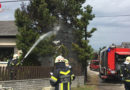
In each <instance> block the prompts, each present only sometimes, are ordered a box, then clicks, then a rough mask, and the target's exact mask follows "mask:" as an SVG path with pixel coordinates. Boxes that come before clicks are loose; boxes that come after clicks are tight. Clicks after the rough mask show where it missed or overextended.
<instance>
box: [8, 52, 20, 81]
mask: <svg viewBox="0 0 130 90" xmlns="http://www.w3.org/2000/svg"><path fill="white" fill-rule="evenodd" d="M8 63H9V64H8V67H9V71H10V79H11V80H14V79H16V73H17V71H16V69H15V66H18V65H19V63H18V54H14V55H13V59H12V60H11V61H9V62H8Z"/></svg>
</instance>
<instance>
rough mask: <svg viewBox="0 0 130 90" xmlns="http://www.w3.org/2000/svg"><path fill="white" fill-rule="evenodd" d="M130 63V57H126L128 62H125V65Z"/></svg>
mask: <svg viewBox="0 0 130 90" xmlns="http://www.w3.org/2000/svg"><path fill="white" fill-rule="evenodd" d="M129 63H130V56H128V57H126V60H125V64H129Z"/></svg>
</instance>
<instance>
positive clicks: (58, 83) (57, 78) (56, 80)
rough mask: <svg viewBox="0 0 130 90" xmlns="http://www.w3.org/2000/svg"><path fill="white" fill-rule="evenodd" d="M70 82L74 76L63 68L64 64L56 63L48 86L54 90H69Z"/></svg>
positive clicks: (66, 68)
mask: <svg viewBox="0 0 130 90" xmlns="http://www.w3.org/2000/svg"><path fill="white" fill-rule="evenodd" d="M72 80H74V74H73V73H72V71H71V70H70V69H69V68H68V67H65V63H63V62H60V63H57V64H56V69H55V70H54V72H53V74H52V75H51V78H50V84H51V85H52V86H54V87H55V90H71V81H72Z"/></svg>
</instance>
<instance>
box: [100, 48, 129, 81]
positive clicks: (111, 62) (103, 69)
mask: <svg viewBox="0 0 130 90" xmlns="http://www.w3.org/2000/svg"><path fill="white" fill-rule="evenodd" d="M129 55H130V48H124V47H117V46H116V45H112V46H110V47H108V48H104V49H102V50H101V51H100V55H99V60H100V61H99V76H100V78H101V79H109V78H110V79H111V78H120V68H121V65H122V64H123V62H124V60H125V58H126V57H127V56H129Z"/></svg>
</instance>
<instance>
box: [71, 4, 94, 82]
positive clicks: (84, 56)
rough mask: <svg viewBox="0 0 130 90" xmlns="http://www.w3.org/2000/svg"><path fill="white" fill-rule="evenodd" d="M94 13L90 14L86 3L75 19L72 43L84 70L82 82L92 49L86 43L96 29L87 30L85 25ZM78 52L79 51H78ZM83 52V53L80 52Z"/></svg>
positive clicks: (90, 11) (90, 9)
mask: <svg viewBox="0 0 130 90" xmlns="http://www.w3.org/2000/svg"><path fill="white" fill-rule="evenodd" d="M94 17H95V16H94V14H92V7H91V6H90V5H87V6H86V7H84V9H83V10H82V13H81V15H80V18H77V19H76V21H77V23H76V28H77V31H76V34H75V35H76V37H77V36H78V37H77V41H76V43H75V44H73V46H74V48H75V50H76V51H77V54H79V55H78V58H79V59H80V62H81V64H82V68H83V71H84V77H85V79H84V82H85V83H86V81H87V65H88V63H87V60H89V59H91V58H92V56H93V55H92V54H93V49H92V47H91V46H90V45H88V43H89V40H88V38H90V37H91V36H92V33H93V32H95V31H96V28H92V29H91V30H89V31H88V30H87V27H88V25H89V22H90V21H91V20H92V19H93V18H94ZM79 52H80V53H79ZM81 52H83V53H81Z"/></svg>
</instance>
